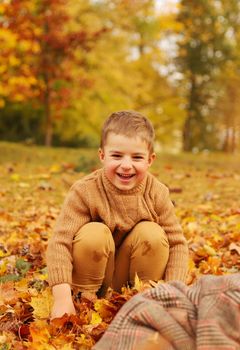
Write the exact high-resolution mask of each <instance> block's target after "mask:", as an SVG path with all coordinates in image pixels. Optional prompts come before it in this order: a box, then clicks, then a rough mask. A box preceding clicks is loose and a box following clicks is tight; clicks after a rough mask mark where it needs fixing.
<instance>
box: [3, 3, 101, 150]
mask: <svg viewBox="0 0 240 350" xmlns="http://www.w3.org/2000/svg"><path fill="white" fill-rule="evenodd" d="M67 5H68V3H67V1H65V0H41V1H38V0H11V1H9V2H7V3H6V4H5V8H4V17H3V22H2V26H4V27H7V28H8V30H9V32H10V33H12V35H14V36H15V37H16V42H17V40H18V39H20V41H23V42H24V44H25V46H26V47H27V48H26V50H25V51H26V52H25V55H22V52H21V50H20V52H18V48H19V44H18V43H16V48H15V52H18V56H17V57H18V62H19V64H18V67H17V68H18V69H17V70H15V71H8V77H7V79H6V80H7V82H8V84H9V82H10V81H11V79H17V80H20V81H21V82H22V84H19V85H16V88H17V89H18V90H19V94H20V95H21V96H22V98H23V99H25V100H27V99H31V98H34V99H35V101H36V103H37V104H38V105H41V106H42V109H43V114H44V117H45V144H46V145H48V146H49V145H51V143H52V135H53V124H54V122H55V121H56V120H57V119H58V118H60V117H61V113H62V111H63V109H64V108H66V107H67V106H69V105H70V102H71V98H70V95H71V82H72V80H73V79H74V77H73V76H72V69H71V65H72V64H73V63H74V64H77V63H78V64H82V62H79V61H78V60H77V57H76V49H77V48H81V50H89V49H90V47H91V45H92V43H93V42H94V41H95V40H96V39H97V38H98V36H99V34H100V32H101V31H102V30H103V31H104V29H101V31H99V32H97V33H96V32H95V33H91V35H89V33H87V32H86V31H85V30H84V29H80V30H78V31H76V30H75V31H72V30H71V29H70V28H69V27H68V23H70V16H69V14H68V7H67ZM23 67H24V68H25V71H24V72H23V69H24V68H23ZM27 77H28V79H29V77H31V79H32V80H31V82H32V83H34V89H33V86H32V85H33V84H28V85H27V84H26V80H27ZM78 82H79V84H81V85H84V84H85V85H87V84H88V80H87V79H86V78H85V77H79V78H78ZM23 83H24V84H25V85H26V88H28V91H29V92H31V94H30V95H28V93H27V92H28V91H26V89H25V91H24V93H22V86H23ZM33 92H34V93H33ZM8 97H9V98H10V99H12V96H11V95H10V94H9V96H8Z"/></svg>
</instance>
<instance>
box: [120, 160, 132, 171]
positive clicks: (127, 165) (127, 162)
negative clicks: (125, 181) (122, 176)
mask: <svg viewBox="0 0 240 350" xmlns="http://www.w3.org/2000/svg"><path fill="white" fill-rule="evenodd" d="M121 167H122V168H123V169H131V167H132V162H131V158H130V157H123V158H122V162H121Z"/></svg>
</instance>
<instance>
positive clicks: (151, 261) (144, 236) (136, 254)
mask: <svg viewBox="0 0 240 350" xmlns="http://www.w3.org/2000/svg"><path fill="white" fill-rule="evenodd" d="M168 257H169V244H168V240H167V236H166V234H165V232H164V231H163V229H162V228H161V226H159V225H158V224H156V223H155V222H150V221H141V222H140V223H138V224H137V225H136V226H135V227H134V228H133V230H132V231H131V232H130V233H129V235H128V236H127V237H126V239H125V240H124V241H123V243H122V245H121V246H120V247H119V249H118V251H117V253H116V261H115V272H114V278H113V287H114V289H115V290H117V291H120V290H121V287H122V286H123V285H126V284H127V282H131V283H133V282H134V277H135V274H136V273H137V274H138V277H139V278H140V279H141V280H143V281H149V280H160V279H162V278H163V275H164V272H165V269H166V265H167V262H168Z"/></svg>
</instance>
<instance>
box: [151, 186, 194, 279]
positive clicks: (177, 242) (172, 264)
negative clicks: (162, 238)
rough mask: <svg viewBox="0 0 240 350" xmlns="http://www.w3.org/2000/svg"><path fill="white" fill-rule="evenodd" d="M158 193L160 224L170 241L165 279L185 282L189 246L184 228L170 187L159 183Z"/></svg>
mask: <svg viewBox="0 0 240 350" xmlns="http://www.w3.org/2000/svg"><path fill="white" fill-rule="evenodd" d="M159 186H160V188H158V191H157V195H156V210H157V213H158V224H159V225H160V226H161V227H162V228H163V230H164V231H165V233H166V235H167V238H168V242H169V259H168V264H167V268H166V271H165V281H171V280H179V281H183V282H185V280H186V276H187V272H188V247H187V241H186V239H185V237H184V235H183V232H182V228H181V226H180V224H179V222H178V219H177V217H176V215H175V212H174V206H173V203H172V201H171V199H170V196H169V190H168V188H167V187H166V186H165V185H163V184H160V183H159Z"/></svg>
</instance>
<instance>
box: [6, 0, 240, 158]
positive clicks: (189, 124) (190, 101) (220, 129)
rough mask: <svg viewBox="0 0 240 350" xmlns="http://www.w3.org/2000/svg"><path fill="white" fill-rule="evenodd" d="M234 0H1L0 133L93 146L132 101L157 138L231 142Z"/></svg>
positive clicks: (235, 114) (192, 144)
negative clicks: (106, 125)
mask: <svg viewBox="0 0 240 350" xmlns="http://www.w3.org/2000/svg"><path fill="white" fill-rule="evenodd" d="M239 22H240V4H239V3H238V1H237V0H229V1H225V0H209V1H204V0H199V1H198V2H192V1H190V0H182V1H179V2H176V1H175V2H174V1H163V0H155V1H154V0H139V1H134V0H98V1H96V0H79V1H73V0H2V1H1V3H0V45H1V52H0V75H1V79H0V138H1V139H5V140H10V141H23V140H28V139H29V140H32V141H33V142H36V143H45V144H46V145H50V144H53V145H69V146H96V145H98V140H99V130H100V128H101V125H102V123H103V120H104V119H105V118H106V117H107V116H108V115H109V114H110V113H111V112H112V111H115V110H120V109H136V110H138V111H140V112H142V113H144V114H146V115H147V116H149V118H150V119H151V120H152V121H153V124H154V126H155V128H156V134H157V140H158V143H159V144H160V145H161V146H162V147H167V148H168V149H172V150H174V149H175V150H179V149H180V148H181V146H182V147H183V149H184V150H185V151H192V150H194V151H200V150H204V149H209V150H224V151H227V152H233V151H235V150H236V149H237V147H239V124H240V123H239V108H238V101H239V94H240V88H239V80H240V76H239V68H240V66H239V58H240V49H239V39H240V38H239Z"/></svg>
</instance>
